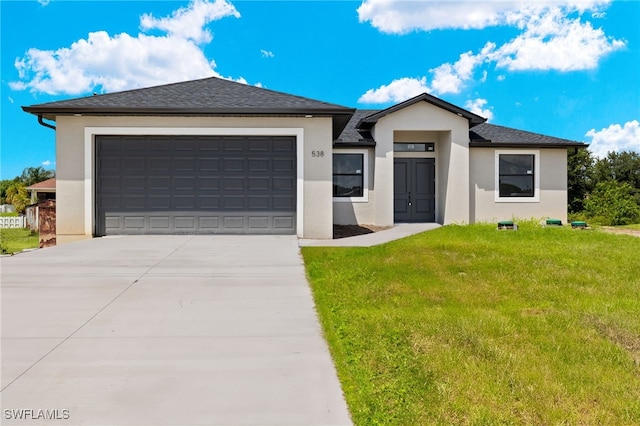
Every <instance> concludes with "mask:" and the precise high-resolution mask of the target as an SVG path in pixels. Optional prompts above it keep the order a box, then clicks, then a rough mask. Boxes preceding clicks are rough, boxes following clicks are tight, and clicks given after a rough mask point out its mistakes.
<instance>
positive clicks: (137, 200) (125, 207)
mask: <svg viewBox="0 0 640 426" xmlns="http://www.w3.org/2000/svg"><path fill="white" fill-rule="evenodd" d="M134 144H135V146H133V145H134ZM295 157H296V151H295V138H294V137H280V136H278V137H272V136H264V137H263V136H238V137H226V136H181V137H175V136H98V137H97V138H96V234H97V235H109V234H144V233H150V234H172V233H181V234H185V233H193V234H198V233H206V234H215V233H264V234H269V233H277V234H292V233H295V222H296V221H295V216H296V212H295V207H296V201H295V195H296V190H295V185H296V166H295Z"/></svg>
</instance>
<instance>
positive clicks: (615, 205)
mask: <svg viewBox="0 0 640 426" xmlns="http://www.w3.org/2000/svg"><path fill="white" fill-rule="evenodd" d="M632 191H633V188H632V187H631V185H630V184H629V183H627V182H618V181H615V180H606V181H603V182H598V184H597V185H596V187H595V189H594V190H593V191H592V192H591V194H589V196H588V198H587V199H586V200H585V201H584V212H585V214H586V215H587V216H588V217H590V218H592V220H593V221H594V222H596V223H599V224H601V225H611V226H615V225H627V224H629V223H636V222H637V221H638V220H640V206H638V203H636V201H635V199H634V198H633V195H632Z"/></svg>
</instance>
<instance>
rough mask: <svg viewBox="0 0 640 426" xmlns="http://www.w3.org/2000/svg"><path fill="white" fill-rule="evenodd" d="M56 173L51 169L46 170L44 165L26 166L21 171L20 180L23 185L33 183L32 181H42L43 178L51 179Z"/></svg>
mask: <svg viewBox="0 0 640 426" xmlns="http://www.w3.org/2000/svg"><path fill="white" fill-rule="evenodd" d="M55 175H56V172H55V171H53V170H46V169H45V168H44V167H42V166H39V167H27V168H26V169H24V170H23V171H22V175H21V176H20V181H21V182H22V183H23V184H24V186H29V185H33V184H34V183H38V182H42V181H43V180H47V179H51V178H52V177H54V176H55Z"/></svg>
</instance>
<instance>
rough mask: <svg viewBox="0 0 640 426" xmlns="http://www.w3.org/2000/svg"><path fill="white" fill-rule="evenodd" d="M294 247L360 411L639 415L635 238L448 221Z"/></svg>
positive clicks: (371, 420) (422, 418) (624, 419)
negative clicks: (395, 237) (334, 244)
mask: <svg viewBox="0 0 640 426" xmlns="http://www.w3.org/2000/svg"><path fill="white" fill-rule="evenodd" d="M302 253H303V256H304V260H305V264H306V268H307V274H308V276H309V279H310V282H311V286H312V289H313V293H314V297H315V300H316V304H317V308H318V312H319V316H320V318H321V322H322V325H323V328H324V331H325V335H326V338H327V341H328V342H329V346H330V349H331V352H332V356H333V358H334V361H335V363H336V367H337V370H338V375H339V378H340V380H341V383H342V387H343V390H344V392H345V396H346V399H347V402H348V405H349V408H350V411H351V414H352V417H353V420H354V422H355V423H356V424H360V425H369V424H394V425H395V424H403V425H417V424H425V425H426V424H429V425H431V424H616V425H624V424H628V425H631V424H640V273H639V271H640V238H636V237H631V236H626V235H611V234H606V233H603V232H597V231H589V230H581V231H577V230H571V229H568V227H563V228H552V227H548V228H542V227H539V226H536V225H534V224H531V223H529V224H527V223H525V224H520V230H518V231H496V229H495V225H472V226H447V227H443V228H440V229H437V230H434V231H430V232H427V233H424V234H420V235H416V236H413V237H410V238H406V239H403V240H399V241H396V242H392V243H389V244H386V245H382V246H378V247H371V248H318V247H307V248H303V250H302Z"/></svg>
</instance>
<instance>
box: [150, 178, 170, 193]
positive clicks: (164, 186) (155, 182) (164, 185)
mask: <svg viewBox="0 0 640 426" xmlns="http://www.w3.org/2000/svg"><path fill="white" fill-rule="evenodd" d="M148 183H149V191H152V192H153V191H167V190H168V189H169V188H170V186H171V179H170V178H168V177H156V176H151V177H149V179H148Z"/></svg>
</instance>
